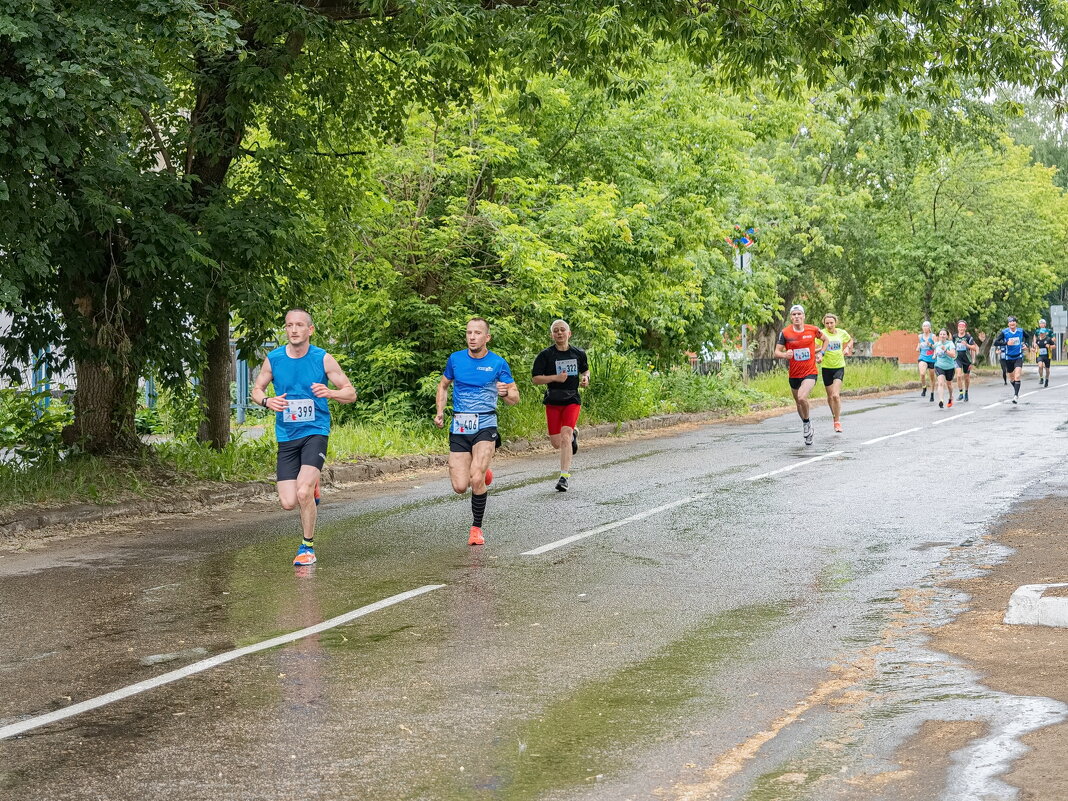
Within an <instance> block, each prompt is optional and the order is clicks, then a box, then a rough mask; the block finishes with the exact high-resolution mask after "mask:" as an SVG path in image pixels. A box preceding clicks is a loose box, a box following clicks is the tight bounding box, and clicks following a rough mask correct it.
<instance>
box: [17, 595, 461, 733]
mask: <svg viewBox="0 0 1068 801" xmlns="http://www.w3.org/2000/svg"><path fill="white" fill-rule="evenodd" d="M444 586H445V585H444V584H427V585H425V586H423V587H419V588H417V589H414V590H408V591H407V592H402V593H398V594H397V595H391V596H390V597H389V598H383V599H382V600H381V601H375V602H374V603H373V604H368V605H367V606H361V607H360V608H359V609H354V610H353V611H351V612H346V613H345V614H343V615H338V616H337V617H332V618H330V619H329V620H324V621H323V622H322V623H318V624H316V625H314V626H309V627H308V628H306V629H300V630H299V631H293V632H290V633H289V634H282V635H281V636H278V637H272V638H271V639H269V640H264V641H263V642H258V643H255V644H254V645H246V646H245V647H244V648H238V649H236V650H234V651H227V652H226V653H224V654H217V655H216V656H212V657H209V658H208V659H202V660H200V661H199V662H194V663H193V664H191V665H186V666H185V667H183V668H179V669H178V670H172V671H170V672H169V673H162V674H160V675H159V676H155V677H154V678H151V679H146V680H145V681H139V682H137V684H131V685H130V686H128V687H122V688H121V689H118V690H115V691H114V692H110V693H107V694H106V695H100V696H97V697H96V698H90V699H89V700H88V701H82V702H81V703H77V704H73V705H71V706H68V707H64V708H63V709H57V710H56V711H54V712H48V713H46V714H44V715H37V716H36V717H32V718H27V719H26V720H22V721H19V722H18V723H12V724H10V725H8V726H4V727H2V728H0V740H6V739H7V738H9V737H14V736H16V735H18V734H22V733H23V732H27V731H30V730H31V729H36V728H39V727H40V726H47V725H48V724H50V723H55V722H56V721H59V720H63V719H64V718H70V717H74V716H75V715H80V714H82V713H83V712H88V711H89V710H91V709H96V708H97V707H101V706H104V705H106V704H113V703H115V702H116V701H121V700H122V699H123V698H129V697H130V696H131V695H137V694H138V693H143V692H145V691H146V690H153V689H155V688H156V687H160V686H162V685H164V684H170V683H171V682H175V681H178V680H179V679H184V678H187V677H189V676H192V675H193V674H195V673H200V672H202V671H205V670H209V669H210V668H213V667H217V666H219V665H222V664H224V663H226V662H230V661H232V660H234V659H239V658H240V657H242V656H248V655H249V654H254V653H256V652H257V651H266V650H267V649H268V648H276V647H278V646H279V645H285V644H286V643H290V642H294V641H295V640H300V639H303V638H305V637H310V636H311V635H312V634H318V633H319V632H321V631H326V630H327V629H332V628H335V627H337V626H343V625H344V624H346V623H348V622H349V621H351V620H355V619H356V618H358V617H363V616H364V615H369V614H371V613H372V612H377V611H378V610H380V609H385V608H386V607H387V606H393V605H394V604H399V603H401V602H402V601H407V600H409V599H410V598H415V597H417V596H419V595H424V594H426V593H428V592H433V591H434V590H440V589H441V588H442V587H444Z"/></svg>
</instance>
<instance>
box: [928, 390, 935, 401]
mask: <svg viewBox="0 0 1068 801" xmlns="http://www.w3.org/2000/svg"><path fill="white" fill-rule="evenodd" d="M927 400H929V401H930V402H931V403H934V393H933V392H932V393H931V394H930V395H929V396H928V397H927Z"/></svg>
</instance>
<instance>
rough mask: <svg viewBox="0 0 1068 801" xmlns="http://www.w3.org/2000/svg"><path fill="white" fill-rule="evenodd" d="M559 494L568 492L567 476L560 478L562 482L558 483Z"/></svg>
mask: <svg viewBox="0 0 1068 801" xmlns="http://www.w3.org/2000/svg"><path fill="white" fill-rule="evenodd" d="M556 491H557V492H567V476H560V480H559V481H557V482H556Z"/></svg>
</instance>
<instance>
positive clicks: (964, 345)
mask: <svg viewBox="0 0 1068 801" xmlns="http://www.w3.org/2000/svg"><path fill="white" fill-rule="evenodd" d="M957 350H958V351H965V350H968V343H967V342H958V343H957Z"/></svg>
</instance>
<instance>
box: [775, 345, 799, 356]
mask: <svg viewBox="0 0 1068 801" xmlns="http://www.w3.org/2000/svg"><path fill="white" fill-rule="evenodd" d="M793 357H794V352H793V351H792V350H787V349H786V346H785V345H779V344H776V345H775V358H776V359H792V358H793Z"/></svg>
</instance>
